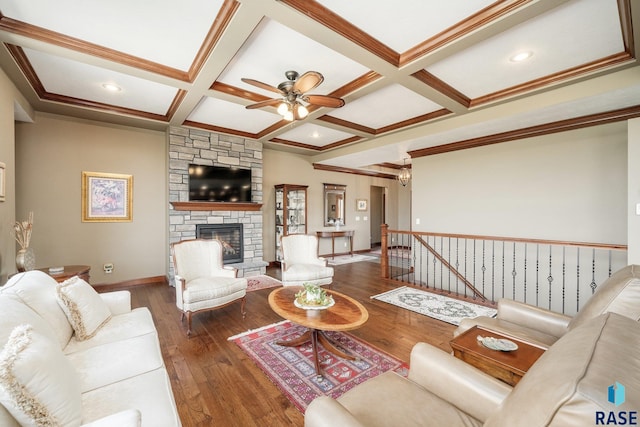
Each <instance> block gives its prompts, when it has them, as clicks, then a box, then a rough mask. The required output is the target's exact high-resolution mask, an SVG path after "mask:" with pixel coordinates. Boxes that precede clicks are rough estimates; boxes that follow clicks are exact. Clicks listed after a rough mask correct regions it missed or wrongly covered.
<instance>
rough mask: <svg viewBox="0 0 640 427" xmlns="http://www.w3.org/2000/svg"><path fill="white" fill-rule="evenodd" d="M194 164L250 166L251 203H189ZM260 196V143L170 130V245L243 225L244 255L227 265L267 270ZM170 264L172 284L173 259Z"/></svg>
mask: <svg viewBox="0 0 640 427" xmlns="http://www.w3.org/2000/svg"><path fill="white" fill-rule="evenodd" d="M190 163H194V164H201V165H213V166H235V167H241V168H247V169H251V203H209V202H200V203H197V202H189V164H190ZM262 198H263V193H262V143H260V142H258V141H254V140H250V139H244V138H240V137H236V136H228V135H222V134H217V133H213V132H207V131H203V130H196V129H189V128H184V127H177V126H172V127H171V128H170V129H169V202H170V206H169V244H171V243H174V242H179V241H181V240H187V239H195V238H196V237H198V236H199V235H198V231H197V230H198V228H203V226H204V229H207V227H206V226H212V225H213V226H223V227H222V228H223V229H225V231H227V230H226V226H227V225H231V224H240V225H241V229H242V234H241V235H240V241H241V243H242V244H241V246H242V255H241V257H239V258H238V257H237V256H236V257H235V259H234V258H231V259H226V260H225V264H226V265H229V266H231V267H235V268H237V269H238V276H239V277H248V276H253V275H257V274H264V273H265V272H266V267H267V265H268V263H267V262H265V261H264V260H263V259H262V256H263V250H262V226H263V225H262ZM219 232H220V231H216V233H219ZM231 247H232V249H233V250H235V251H237V248H235V246H234V245H231ZM229 252H233V251H232V250H229ZM229 255H231V254H229ZM169 266H170V271H169V278H170V281H171V283H172V284H173V279H174V277H173V276H174V274H173V265H172V263H171V262H170V263H169Z"/></svg>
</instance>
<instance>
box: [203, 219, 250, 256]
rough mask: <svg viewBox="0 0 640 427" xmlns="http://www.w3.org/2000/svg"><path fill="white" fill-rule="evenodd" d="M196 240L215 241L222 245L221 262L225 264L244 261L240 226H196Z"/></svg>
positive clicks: (238, 224) (236, 224) (237, 224)
mask: <svg viewBox="0 0 640 427" xmlns="http://www.w3.org/2000/svg"><path fill="white" fill-rule="evenodd" d="M196 238H197V239H216V240H219V241H220V243H221V244H222V251H223V252H222V260H223V261H224V263H225V264H233V263H237V262H242V261H244V257H243V251H242V249H243V246H244V244H243V243H244V239H243V238H242V224H240V223H235V224H196Z"/></svg>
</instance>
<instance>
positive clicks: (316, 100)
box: [241, 71, 344, 121]
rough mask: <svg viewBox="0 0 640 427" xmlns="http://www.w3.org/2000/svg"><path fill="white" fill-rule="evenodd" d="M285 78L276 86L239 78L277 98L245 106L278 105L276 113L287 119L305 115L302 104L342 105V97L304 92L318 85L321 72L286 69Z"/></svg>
mask: <svg viewBox="0 0 640 427" xmlns="http://www.w3.org/2000/svg"><path fill="white" fill-rule="evenodd" d="M284 75H285V76H286V77H287V80H286V81H284V82H282V83H280V84H279V85H278V87H275V86H271V85H268V84H266V83H262V82H260V81H258V80H253V79H247V78H244V77H243V78H242V79H241V80H242V81H243V82H245V83H248V84H250V85H253V86H256V87H259V88H261V89H265V90H268V91H271V92H275V93H277V94H278V95H280V97H279V98H273V99H268V100H266V101H260V102H256V103H255V104H251V105H247V107H246V108H248V109H253V108H261V107H266V106H276V105H277V106H278V114H280V115H281V116H283V117H284V119H285V120H287V121H293V120H300V119H304V118H305V117H307V115H308V114H309V110H307V107H306V106H305V105H304V104H303V102H304V103H306V104H309V105H317V106H320V107H329V108H340V107H342V106H343V105H344V99H342V98H336V97H333V96H328V95H307V94H306V93H307V92H308V91H310V90H312V89H314V88H316V87H318V86H319V85H320V83H322V81H323V80H324V77H322V74H320V73H319V72H317V71H307V72H306V73H304V74H303V75H301V76H300V75H299V74H298V72H297V71H287V72H286V73H284Z"/></svg>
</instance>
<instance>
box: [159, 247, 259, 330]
mask: <svg viewBox="0 0 640 427" xmlns="http://www.w3.org/2000/svg"><path fill="white" fill-rule="evenodd" d="M171 252H172V254H173V257H172V258H173V269H174V273H175V278H176V305H177V306H178V308H179V309H180V310H181V311H182V318H183V319H184V316H185V314H186V316H187V334H188V335H191V316H192V315H193V314H194V313H197V312H200V311H206V310H214V309H217V308H220V307H224V306H225V305H228V304H231V303H232V302H234V301H237V300H241V301H242V305H241V307H240V310H241V312H242V317H243V318H244V316H245V314H246V313H245V309H244V306H245V295H246V294H247V279H245V278H242V277H237V275H238V270H237V269H235V268H233V267H226V266H224V264H223V262H222V244H221V243H220V241H218V240H214V239H193V240H183V241H181V242H177V243H174V244H172V245H171Z"/></svg>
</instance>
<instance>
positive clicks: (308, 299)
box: [293, 283, 335, 310]
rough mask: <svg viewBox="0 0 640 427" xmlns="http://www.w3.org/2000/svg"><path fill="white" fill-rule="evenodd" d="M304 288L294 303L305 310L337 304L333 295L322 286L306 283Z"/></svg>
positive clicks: (321, 308)
mask: <svg viewBox="0 0 640 427" xmlns="http://www.w3.org/2000/svg"><path fill="white" fill-rule="evenodd" d="M302 286H303V289H302V290H301V291H300V292H298V293H297V294H296V296H295V299H294V300H293V304H294V305H295V306H296V307H298V308H302V309H303V310H325V309H327V308H329V307H331V306H333V305H334V304H335V301H334V300H333V297H332V296H331V295H329V294H327V291H325V290H324V289H322V288H321V287H320V286H316V285H311V284H309V283H306V284H304V285H302Z"/></svg>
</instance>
